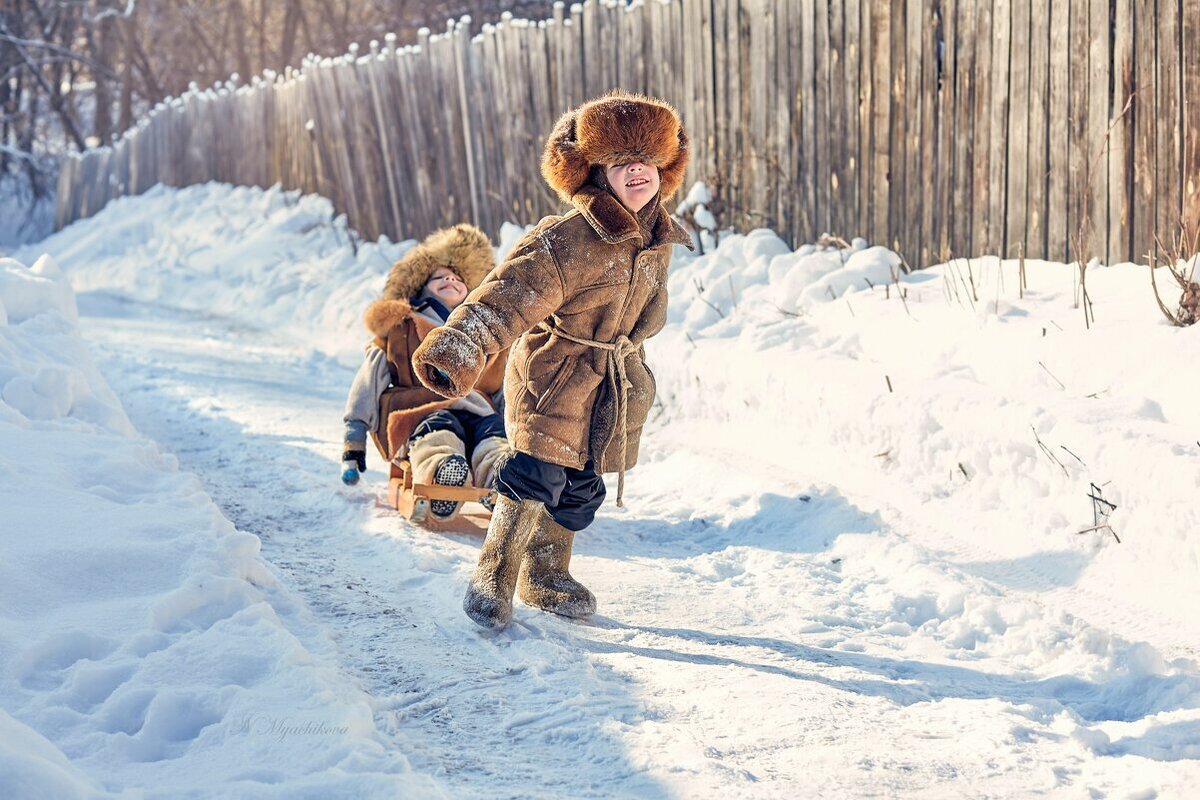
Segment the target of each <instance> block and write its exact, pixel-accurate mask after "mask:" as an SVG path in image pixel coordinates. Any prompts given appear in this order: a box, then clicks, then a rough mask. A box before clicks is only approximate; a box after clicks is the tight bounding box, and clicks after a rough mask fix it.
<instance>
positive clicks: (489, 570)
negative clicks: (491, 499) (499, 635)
mask: <svg viewBox="0 0 1200 800" xmlns="http://www.w3.org/2000/svg"><path fill="white" fill-rule="evenodd" d="M544 508H545V506H543V505H542V504H541V503H539V502H537V501H536V500H513V499H511V498H508V497H505V496H504V495H497V496H496V509H495V512H494V513H493V514H492V522H491V524H490V525H489V526H488V532H487V537H486V538H485V539H484V540H483V548H482V549H481V550H480V551H479V564H478V565H476V567H475V574H473V575H472V576H471V584H470V586H468V587H467V595H466V597H464V598H463V611H465V612H467V616H468V617H470V618H471V619H472V620H474V621H475V622H476V623H477V624H479V625H482V626H483V627H485V628H495V629H498V628H503V627H504V626H505V625H507V624H508V623H509V622H510V621H511V620H512V596H513V590H514V589H515V588H516V585H517V573H518V571H519V570H520V568H521V554H522V553H523V552H525V542H526V540H527V539H528V538H529V531H530V529H531V528H532V527H533V526H534V525H536V524H537V520H538V517H539V516H541V515H542V510H543V509H544Z"/></svg>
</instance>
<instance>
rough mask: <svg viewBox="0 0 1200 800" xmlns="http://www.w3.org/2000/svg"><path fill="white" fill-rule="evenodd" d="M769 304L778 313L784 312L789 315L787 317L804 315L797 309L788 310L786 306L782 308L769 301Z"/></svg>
mask: <svg viewBox="0 0 1200 800" xmlns="http://www.w3.org/2000/svg"><path fill="white" fill-rule="evenodd" d="M771 305H773V306H775V310H776V311H778V312H779V313H780V314H786V315H787V316H789V317H802V316H804V315H803V314H801V313H800V312H799V311H788V310H787V309H786V308H783V307H782V306H779V305H776V304H775V303H771Z"/></svg>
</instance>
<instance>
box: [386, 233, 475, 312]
mask: <svg viewBox="0 0 1200 800" xmlns="http://www.w3.org/2000/svg"><path fill="white" fill-rule="evenodd" d="M495 266H496V259H495V252H494V251H493V250H492V243H491V242H490V241H488V237H487V234H486V233H484V232H483V231H481V230H479V228H476V227H475V226H474V225H468V224H466V223H463V224H461V225H455V226H454V227H453V228H443V229H442V230H440V231H434V232H433V233H431V234H430V235H429V236H427V237H426V238H425V241H423V242H421V243H420V244H419V245H417V246H416V247H414V248H412V249H411V250H409V251H408V252H407V253H405V254H404V255H403V256H401V257H400V260H398V261H397V262H396V263H395V264H393V265H392V271H391V273H389V274H388V279H387V284H386V285H384V287H383V298H384V299H385V300H409V299H410V298H412V297H413V296H414V295H416V294H418V293H420V291H421V289H422V287H424V286H425V284H426V282H427V281H428V280H429V276H430V275H432V274H433V271H434V270H435V269H437V268H438V267H449V268H450V269H452V270H454V271H455V273H457V274H458V277H460V278H462V279H463V283H465V284H466V285H467V291H468V292H469V291H471V290H472V289H474V288H475V287H476V286H478V285H479V284H480V283H481V282H482V281H483V279H484V277H485V276H486V275H487V274H488V273H489V272H491V271H492V268H493V267H495Z"/></svg>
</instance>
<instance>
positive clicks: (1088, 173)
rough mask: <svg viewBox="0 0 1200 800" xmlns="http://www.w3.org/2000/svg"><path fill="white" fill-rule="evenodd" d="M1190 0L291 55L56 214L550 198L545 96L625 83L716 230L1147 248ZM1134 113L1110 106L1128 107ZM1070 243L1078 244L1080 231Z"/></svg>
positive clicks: (506, 212)
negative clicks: (688, 139)
mask: <svg viewBox="0 0 1200 800" xmlns="http://www.w3.org/2000/svg"><path fill="white" fill-rule="evenodd" d="M1196 41H1200V3H1193V2H1178V0H1152V1H1148V2H1146V3H1142V2H1138V0H1062V2H1053V3H1048V4H1043V3H1039V2H1037V1H1036V0H897V1H896V2H888V1H887V0H635V2H632V3H627V2H621V1H620V0H586V2H584V3H582V4H572V5H570V6H567V5H564V4H561V3H560V4H556V5H555V7H554V9H553V18H552V19H550V20H546V21H543V22H537V23H530V22H525V21H522V20H515V19H513V18H512V16H511V14H505V15H504V17H503V19H502V20H501V22H500V23H498V24H495V25H485V26H484V27H483V29H482V31H481V32H480V33H479V34H478V35H475V36H472V31H471V28H470V24H469V21H466V20H458V21H452V22H450V23H448V25H447V27H446V29H445V32H443V33H438V34H437V35H432V34H430V32H429V31H427V30H423V31H422V32H421V33H420V34H419V35H418V41H417V44H416V45H412V46H408V47H397V46H396V40H395V37H394V36H389V37H385V44H384V45H383V46H382V47H380V46H379V45H378V44H377V43H375V42H372V43H371V46H370V48H369V50H370V52H369V54H366V53H363V54H359V53H358V52H357V51H356V50H352V52H351V53H350V54H349V55H348V56H344V57H338V58H318V57H312V56H310V57H308V58H306V59H304V61H303V63H302V65H301V66H300V68H299V69H292V68H288V69H286V70H285V71H284V73H283V74H282V75H276V74H274V73H264V74H263V75H262V76H254V77H252V78H251V79H250V81H249V83H248V84H246V85H243V86H240V87H239V86H236V85H234V84H233V83H232V82H226V83H223V84H221V85H218V86H215V87H210V88H206V89H199V88H193V89H191V90H189V91H188V92H187V93H185V95H184V96H183V97H182V98H180V99H176V100H169V101H165V102H164V103H162V104H160V105H159V106H158V107H157V108H156V109H155V111H154V112H153V113H152V114H151V115H149V116H148V117H147V118H146V119H144V120H141V121H139V122H138V124H137V125H135V126H134V127H133V128H132V129H131V130H130V131H128V132H127V133H126V134H125V135H123V136H122V137H121V138H120V139H119V140H118V141H117V142H116V144H115V145H114V146H112V147H110V148H103V149H99V150H95V151H89V152H88V153H85V154H83V155H82V156H80V157H78V158H71V159H68V160H67V161H65V162H64V164H63V166H62V171H61V173H60V179H59V206H58V209H57V212H56V222H57V224H58V225H59V226H63V225H66V224H69V223H70V222H71V221H73V220H75V219H78V218H80V217H82V216H87V215H90V214H93V213H95V212H96V211H97V210H98V209H99V208H101V207H103V205H104V204H105V203H106V202H107V201H108V200H110V199H111V198H113V197H115V196H119V195H121V194H130V193H137V192H142V191H145V190H146V189H148V188H150V187H151V186H153V185H154V184H155V183H160V182H161V183H166V184H169V185H175V186H184V185H188V184H191V183H196V182H201V181H208V180H226V181H237V182H242V183H253V184H257V185H262V186H268V185H270V184H272V183H281V184H282V185H284V186H285V187H288V188H296V189H300V190H302V191H307V192H319V193H321V194H323V195H325V196H327V197H328V198H329V199H330V200H331V201H332V203H333V204H334V206H335V207H336V208H337V209H338V210H339V212H344V213H346V215H347V216H348V218H349V220H350V223H351V224H352V225H353V226H355V227H356V228H357V229H358V230H359V231H360V232H361V233H362V234H363V235H364V236H368V237H371V238H374V237H375V236H378V235H380V234H383V233H386V234H388V235H389V236H393V237H402V236H419V235H423V234H424V233H427V232H428V231H430V230H432V229H433V228H436V227H440V226H442V225H446V224H449V223H453V222H456V221H459V220H462V219H471V220H474V221H476V222H477V223H479V224H481V225H483V226H484V227H485V228H486V229H487V230H489V231H490V232H492V233H496V232H497V231H498V228H499V226H500V224H502V223H503V222H504V221H506V220H515V221H525V222H527V221H530V220H532V219H535V218H537V217H538V216H540V215H542V214H544V213H547V212H549V211H552V210H555V209H556V208H558V201H557V198H555V197H554V196H553V194H552V192H551V191H550V190H549V189H548V188H547V187H546V186H545V185H544V184H543V182H542V181H541V180H540V176H539V169H538V162H539V156H540V151H541V147H542V142H543V140H544V137H545V135H546V133H547V131H548V130H549V128H550V126H551V125H552V124H553V122H554V120H555V119H556V118H557V116H558V115H559V114H561V113H562V112H563V111H565V110H566V109H567V108H568V107H570V106H572V105H575V104H578V103H580V102H582V101H584V100H586V99H588V98H590V97H593V96H595V95H596V94H598V93H600V92H602V91H606V90H608V89H611V88H614V87H616V86H620V87H622V88H625V89H627V90H632V91H643V92H647V93H650V94H653V95H656V96H660V97H662V98H663V99H665V100H667V101H668V102H670V103H672V104H673V105H675V106H676V107H677V108H678V109H679V111H680V113H681V114H682V116H683V118H684V120H685V122H686V123H687V124H688V127H689V131H690V133H691V136H692V161H691V167H690V169H689V174H688V179H689V181H690V180H704V181H706V182H707V183H709V185H710V187H711V188H712V189H713V190H714V191H715V192H716V194H717V197H718V199H719V200H720V201H723V203H724V207H725V211H724V218H723V220H722V221H723V222H724V223H725V224H728V225H732V226H735V227H737V228H740V229H746V228H749V227H755V226H759V225H769V226H771V227H773V228H775V229H776V230H778V231H779V232H780V233H781V234H783V235H785V236H787V237H788V238H790V239H791V240H793V241H798V240H811V239H813V238H815V237H816V236H817V235H819V234H821V233H823V232H825V231H829V232H831V233H837V234H839V235H842V236H846V237H850V236H855V235H861V236H865V237H866V238H867V239H869V240H871V241H873V242H877V243H885V244H888V245H890V246H893V247H896V248H898V249H900V250H901V252H902V253H904V255H905V256H906V259H907V260H908V261H909V262H910V263H914V264H928V263H930V262H933V261H936V260H940V259H943V258H946V257H947V256H948V255H949V254H950V253H954V254H955V255H968V254H980V253H1001V254H1004V255H1008V256H1013V255H1016V254H1017V253H1018V252H1025V253H1026V254H1027V255H1029V256H1031V257H1035V256H1048V257H1051V258H1055V259H1065V258H1069V257H1071V255H1072V244H1075V243H1073V242H1072V239H1075V240H1078V239H1079V234H1080V232H1081V230H1082V231H1083V232H1084V237H1083V238H1084V239H1085V240H1086V241H1084V242H1083V245H1084V247H1085V250H1086V252H1084V253H1083V255H1084V256H1085V257H1088V256H1093V255H1097V256H1100V257H1102V258H1105V257H1106V258H1107V260H1109V261H1116V260H1125V259H1140V257H1141V256H1142V255H1143V254H1144V253H1145V252H1146V251H1147V250H1149V249H1150V248H1151V246H1152V245H1153V243H1154V240H1155V237H1156V236H1157V237H1159V238H1161V239H1164V240H1166V239H1170V238H1172V237H1173V235H1174V234H1175V233H1176V231H1177V229H1178V227H1179V225H1180V223H1181V221H1182V222H1183V223H1184V224H1185V225H1187V226H1188V230H1189V231H1190V232H1192V233H1195V232H1196V231H1198V230H1200V183H1198V179H1197V178H1196V177H1195V173H1196V170H1197V168H1198V166H1200V55H1197V53H1198V52H1200V51H1198V50H1197V49H1196V47H1195V46H1194V43H1195V42H1196ZM1127 104H1128V105H1129V109H1128V113H1122V112H1124V111H1125V110H1126V105H1127ZM1076 243H1077V242H1076Z"/></svg>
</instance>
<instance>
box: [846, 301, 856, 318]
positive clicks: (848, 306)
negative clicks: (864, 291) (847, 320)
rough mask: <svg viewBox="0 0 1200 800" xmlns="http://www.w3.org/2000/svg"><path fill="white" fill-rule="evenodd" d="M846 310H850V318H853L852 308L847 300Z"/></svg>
mask: <svg viewBox="0 0 1200 800" xmlns="http://www.w3.org/2000/svg"><path fill="white" fill-rule="evenodd" d="M846 308H848V309H850V316H852V317H853V316H855V314H854V306H852V305H850V301H849V300H847V301H846Z"/></svg>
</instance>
